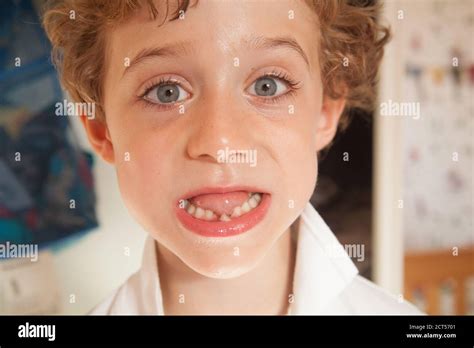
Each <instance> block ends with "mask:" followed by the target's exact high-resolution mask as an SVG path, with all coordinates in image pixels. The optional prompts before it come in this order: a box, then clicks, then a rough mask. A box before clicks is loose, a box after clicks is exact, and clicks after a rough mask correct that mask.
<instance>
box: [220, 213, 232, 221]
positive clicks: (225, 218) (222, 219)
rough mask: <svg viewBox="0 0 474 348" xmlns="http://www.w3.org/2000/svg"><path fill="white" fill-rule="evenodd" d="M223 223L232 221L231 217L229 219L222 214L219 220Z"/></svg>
mask: <svg viewBox="0 0 474 348" xmlns="http://www.w3.org/2000/svg"><path fill="white" fill-rule="evenodd" d="M219 220H221V221H230V217H228V216H227V215H226V214H222V215H221V217H220V218H219Z"/></svg>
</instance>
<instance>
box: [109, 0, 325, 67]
mask: <svg viewBox="0 0 474 348" xmlns="http://www.w3.org/2000/svg"><path fill="white" fill-rule="evenodd" d="M166 3H167V2H166V1H159V2H156V8H157V10H158V13H159V14H158V17H157V18H156V19H155V20H152V19H151V18H150V13H149V9H148V8H147V7H146V6H143V7H142V8H141V9H140V10H139V11H138V12H137V13H136V14H135V15H133V16H132V17H131V18H130V19H129V20H127V21H126V22H124V23H121V24H120V25H117V26H115V27H114V28H113V29H112V30H111V31H109V33H108V42H109V45H108V46H109V48H111V50H109V52H111V53H112V54H117V55H119V56H122V57H125V56H127V57H133V56H134V55H136V54H137V52H140V50H143V48H144V47H155V46H157V45H159V46H167V45H172V44H173V43H176V42H180V43H186V47H182V48H185V49H184V50H182V51H183V52H185V51H187V53H188V55H190V56H192V55H194V54H196V53H198V54H199V53H207V54H212V53H216V54H226V55H232V56H238V55H239V53H241V52H242V51H243V50H244V49H247V48H249V47H256V46H258V45H255V44H258V42H257V41H259V40H255V38H262V37H269V38H283V37H285V38H293V39H294V40H295V41H296V42H297V43H299V45H300V46H301V47H302V48H303V50H304V51H305V52H306V53H307V55H308V57H309V59H310V60H313V59H316V56H317V54H316V53H317V52H315V51H316V47H317V42H318V41H317V40H318V35H317V33H318V26H317V25H318V24H317V16H316V14H315V13H313V11H312V10H311V9H310V8H309V7H308V6H307V5H306V4H305V2H304V1H302V0H227V1H225V0H200V1H198V2H194V1H191V5H192V6H191V7H189V8H188V10H187V11H186V13H184V18H182V19H176V20H173V21H170V20H169V18H170V17H171V16H172V15H173V14H174V13H176V11H177V9H178V8H177V5H176V2H175V1H169V6H167V4H166ZM166 13H168V19H167V20H165V16H166ZM261 43H262V42H261V41H260V44H261ZM249 44H250V45H249ZM252 44H253V45H252ZM260 46H261V45H260ZM186 48H187V49H186Z"/></svg>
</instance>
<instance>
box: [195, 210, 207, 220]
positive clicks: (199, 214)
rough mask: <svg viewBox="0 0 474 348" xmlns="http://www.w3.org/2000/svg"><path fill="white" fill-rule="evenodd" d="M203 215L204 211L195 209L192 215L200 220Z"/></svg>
mask: <svg viewBox="0 0 474 348" xmlns="http://www.w3.org/2000/svg"><path fill="white" fill-rule="evenodd" d="M204 214H205V212H204V209H202V208H200V207H197V208H196V213H195V214H194V216H195V217H196V218H198V219H201V218H202V217H203V216H204Z"/></svg>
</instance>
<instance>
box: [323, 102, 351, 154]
mask: <svg viewBox="0 0 474 348" xmlns="http://www.w3.org/2000/svg"><path fill="white" fill-rule="evenodd" d="M345 105H346V100H345V98H344V97H340V98H338V99H331V98H330V97H327V96H324V99H323V106H322V109H321V114H320V115H319V120H318V122H317V129H316V152H318V151H320V150H322V149H323V148H325V147H326V146H327V145H328V144H329V143H330V142H331V141H332V140H333V139H334V136H335V135H336V132H337V126H338V124H339V119H340V118H341V114H342V112H343V111H344V107H345Z"/></svg>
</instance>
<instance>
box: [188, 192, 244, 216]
mask: <svg viewBox="0 0 474 348" xmlns="http://www.w3.org/2000/svg"><path fill="white" fill-rule="evenodd" d="M248 198H249V194H248V192H247V191H234V192H227V193H210V194H204V195H199V196H194V197H193V198H191V199H190V202H191V203H192V204H194V205H195V206H196V207H201V208H202V209H209V210H212V211H213V212H215V213H216V214H218V215H222V214H227V215H229V216H230V215H231V214H232V212H233V211H234V208H235V207H238V206H241V205H242V204H244V202H245V201H246V200H247V199H248Z"/></svg>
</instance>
